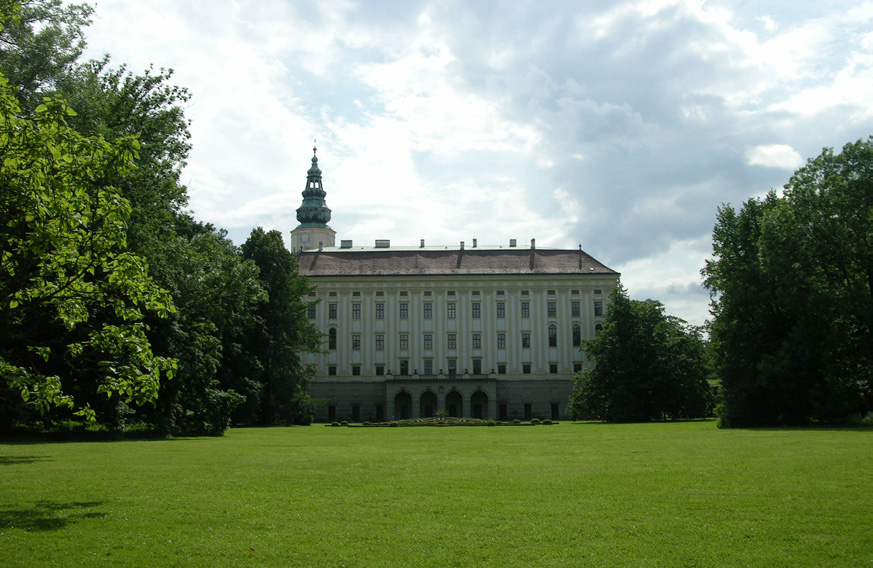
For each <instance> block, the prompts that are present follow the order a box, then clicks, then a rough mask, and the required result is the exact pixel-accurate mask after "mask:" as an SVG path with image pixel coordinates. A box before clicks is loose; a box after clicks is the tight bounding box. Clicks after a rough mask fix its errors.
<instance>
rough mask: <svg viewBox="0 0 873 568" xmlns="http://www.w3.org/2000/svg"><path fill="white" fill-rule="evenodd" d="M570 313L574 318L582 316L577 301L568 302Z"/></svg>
mask: <svg viewBox="0 0 873 568" xmlns="http://www.w3.org/2000/svg"><path fill="white" fill-rule="evenodd" d="M570 313H571V315H572V316H573V317H574V318H578V317H579V316H581V315H582V310H581V309H580V307H579V300H573V301H572V302H570Z"/></svg>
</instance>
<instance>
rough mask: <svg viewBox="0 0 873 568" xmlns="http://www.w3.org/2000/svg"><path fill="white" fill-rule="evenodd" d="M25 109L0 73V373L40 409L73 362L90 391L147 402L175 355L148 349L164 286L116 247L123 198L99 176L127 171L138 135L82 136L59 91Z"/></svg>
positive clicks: (65, 396) (84, 411)
mask: <svg viewBox="0 0 873 568" xmlns="http://www.w3.org/2000/svg"><path fill="white" fill-rule="evenodd" d="M35 113H36V114H35V116H34V118H33V119H32V120H28V119H23V118H19V114H20V107H19V105H18V103H17V101H16V100H15V98H14V97H13V96H12V94H11V90H10V88H9V87H8V85H7V80H6V78H5V77H3V76H2V75H0V149H2V152H3V156H4V159H3V162H2V163H0V187H2V192H0V195H2V197H0V251H2V256H0V302H2V303H0V327H2V329H3V330H4V334H5V337H4V342H3V345H2V347H0V375H2V378H3V380H4V383H5V384H6V385H7V386H8V387H9V388H11V389H12V390H14V391H17V392H19V393H20V395H21V397H22V399H23V400H24V401H25V402H27V403H29V404H30V405H32V406H33V407H35V408H37V409H39V410H40V411H41V412H46V411H48V410H49V409H51V408H55V407H58V406H64V407H70V408H72V407H73V406H74V404H75V402H74V400H73V396H71V395H70V394H69V393H68V391H69V387H70V385H64V384H63V381H62V380H61V374H62V371H63V370H64V369H65V368H69V367H72V366H82V367H87V368H88V369H89V371H90V377H91V379H90V380H91V382H90V384H89V385H88V387H89V389H88V390H93V391H96V392H97V393H101V394H103V395H105V396H106V397H111V396H113V395H116V396H119V397H120V398H121V399H122V400H123V401H125V402H127V403H134V404H137V405H142V404H144V403H147V402H151V403H154V401H155V400H156V398H157V391H158V384H159V382H160V378H161V376H162V375H164V376H167V377H169V376H172V374H173V372H174V370H175V361H174V360H172V359H169V358H164V357H159V356H156V355H154V354H153V352H152V350H151V348H150V345H149V342H148V339H147V337H146V334H145V327H144V325H143V323H142V320H143V317H144V313H145V312H152V313H154V314H156V315H159V316H165V315H166V314H167V313H169V312H171V311H172V306H171V303H170V296H169V294H168V293H167V292H166V291H165V290H163V289H161V288H160V287H159V286H157V285H156V284H155V282H154V281H153V280H152V279H151V278H150V277H149V276H148V272H147V264H146V262H145V261H144V259H142V258H141V257H138V256H136V255H134V254H131V253H130V252H129V251H127V250H126V240H125V236H124V235H125V233H124V230H123V229H124V224H125V222H126V220H127V218H128V217H129V215H130V205H129V204H128V202H127V201H126V200H125V199H124V198H123V197H122V196H121V195H120V193H119V191H118V189H117V188H116V187H114V186H112V185H111V184H110V183H109V182H108V181H107V180H115V179H119V178H123V177H124V176H125V175H126V174H127V171H128V170H129V168H130V165H131V162H132V160H133V159H134V157H135V155H136V152H137V149H138V143H137V142H136V140H135V139H132V138H120V139H118V140H117V141H115V142H114V143H109V142H107V141H106V140H104V139H103V138H101V137H84V136H82V135H80V134H79V133H78V132H76V131H75V130H73V129H72V128H70V127H69V126H68V125H67V123H66V120H67V118H68V117H71V116H74V115H75V113H74V111H73V110H72V109H71V108H70V107H69V106H67V104H66V103H65V102H64V101H63V100H61V99H50V98H46V99H44V102H43V104H41V105H40V106H39V107H37V108H36V109H35ZM98 313H99V317H96V316H97V314H98ZM65 387H66V388H65ZM77 388H79V389H82V388H83V385H78V386H77ZM77 413H78V414H81V415H84V416H86V417H89V418H93V413H92V412H91V411H90V409H89V408H87V407H82V408H79V410H78V412H77Z"/></svg>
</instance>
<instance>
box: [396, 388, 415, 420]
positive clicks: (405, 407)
mask: <svg viewBox="0 0 873 568" xmlns="http://www.w3.org/2000/svg"><path fill="white" fill-rule="evenodd" d="M410 416H412V395H410V394H409V393H408V392H405V391H400V392H399V393H397V396H395V397H394V420H407V419H408V418H409V417H410Z"/></svg>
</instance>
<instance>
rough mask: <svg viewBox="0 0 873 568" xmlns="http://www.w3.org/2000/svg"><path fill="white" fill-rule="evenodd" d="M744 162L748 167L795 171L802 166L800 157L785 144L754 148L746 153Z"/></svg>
mask: <svg viewBox="0 0 873 568" xmlns="http://www.w3.org/2000/svg"><path fill="white" fill-rule="evenodd" d="M746 161H747V163H748V164H749V165H750V166H764V167H768V168H781V169H783V170H795V169H797V168H798V167H800V166H802V165H803V158H802V157H801V155H800V154H799V153H798V152H797V150H795V149H794V148H792V147H791V146H789V145H787V144H768V145H764V146H755V147H754V148H750V149H749V150H748V152H746Z"/></svg>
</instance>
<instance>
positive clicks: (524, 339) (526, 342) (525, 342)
mask: <svg viewBox="0 0 873 568" xmlns="http://www.w3.org/2000/svg"><path fill="white" fill-rule="evenodd" d="M521 346H522V347H530V333H529V332H524V333H522V334H521Z"/></svg>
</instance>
